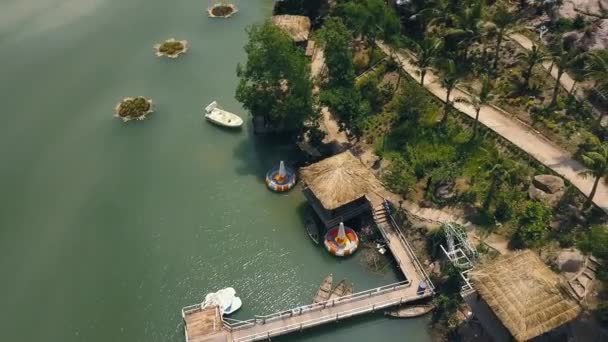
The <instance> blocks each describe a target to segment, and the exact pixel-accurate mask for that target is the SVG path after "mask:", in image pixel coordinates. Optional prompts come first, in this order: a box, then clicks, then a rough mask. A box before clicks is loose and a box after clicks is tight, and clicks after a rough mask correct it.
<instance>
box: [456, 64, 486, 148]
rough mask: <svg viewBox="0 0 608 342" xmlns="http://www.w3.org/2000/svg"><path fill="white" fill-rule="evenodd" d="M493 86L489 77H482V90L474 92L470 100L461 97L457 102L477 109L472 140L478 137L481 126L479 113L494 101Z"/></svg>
mask: <svg viewBox="0 0 608 342" xmlns="http://www.w3.org/2000/svg"><path fill="white" fill-rule="evenodd" d="M492 88H493V84H492V81H491V80H490V78H489V77H488V75H482V76H481V88H480V89H479V91H477V92H472V94H471V97H470V98H465V97H459V98H457V99H456V100H455V101H456V102H461V103H466V104H468V105H471V106H472V107H473V108H474V109H475V122H474V123H473V137H472V138H471V140H473V139H475V138H476V137H477V131H478V125H479V112H480V111H481V108H482V107H483V106H485V105H487V104H489V103H490V102H491V101H492V100H493V99H494V94H492Z"/></svg>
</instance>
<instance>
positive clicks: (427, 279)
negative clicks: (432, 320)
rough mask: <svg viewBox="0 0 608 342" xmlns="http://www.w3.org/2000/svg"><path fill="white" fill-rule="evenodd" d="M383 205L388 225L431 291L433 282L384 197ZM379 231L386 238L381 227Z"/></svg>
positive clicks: (433, 286)
mask: <svg viewBox="0 0 608 342" xmlns="http://www.w3.org/2000/svg"><path fill="white" fill-rule="evenodd" d="M383 206H384V210H385V211H386V217H388V218H389V223H390V225H391V226H392V228H393V229H394V230H395V232H396V233H397V236H398V237H399V240H400V241H401V243H402V244H403V245H404V246H405V250H406V251H407V254H408V255H409V256H410V258H411V259H412V261H413V262H414V267H415V268H416V270H417V271H418V273H420V275H422V277H423V278H424V281H425V282H426V284H427V285H428V286H429V288H430V289H431V290H432V291H434V290H435V285H433V282H432V281H431V278H430V277H429V275H428V274H427V273H426V271H425V270H424V268H423V267H422V264H421V263H420V260H418V257H417V256H416V254H415V253H414V250H413V249H412V247H411V246H410V244H409V243H408V242H407V239H406V238H405V236H404V235H403V232H401V229H400V228H399V225H398V224H397V221H395V218H394V217H393V215H392V214H391V211H390V206H389V202H388V201H387V200H386V199H385V200H384V203H383ZM380 232H381V233H382V235H383V237H384V239H385V240H386V239H387V237H386V236H384V232H383V231H382V230H381V229H380Z"/></svg>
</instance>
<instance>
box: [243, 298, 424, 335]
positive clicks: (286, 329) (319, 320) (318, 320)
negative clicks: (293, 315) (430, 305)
mask: <svg viewBox="0 0 608 342" xmlns="http://www.w3.org/2000/svg"><path fill="white" fill-rule="evenodd" d="M427 292H428V293H425V295H428V294H430V291H427ZM421 296H423V295H416V296H411V297H399V298H395V299H388V300H385V301H382V302H378V303H374V304H371V305H367V306H364V307H361V308H354V309H351V310H346V311H343V312H341V313H336V314H331V315H324V316H320V317H315V318H312V319H310V320H307V321H304V322H298V323H294V324H290V325H287V326H282V327H278V328H274V329H270V330H267V331H264V332H262V333H256V334H251V335H247V336H243V337H239V338H236V339H233V340H232V341H234V342H249V341H259V340H264V339H270V338H271V337H276V336H280V335H284V334H287V333H290V332H293V331H300V330H303V329H306V328H310V327H314V326H317V325H321V324H323V323H327V322H332V321H333V322H336V321H339V320H340V319H345V318H349V317H352V316H356V315H361V314H365V313H369V312H374V311H376V310H380V309H384V308H387V307H390V306H394V305H398V304H402V303H407V302H411V301H414V300H416V299H417V298H419V297H421Z"/></svg>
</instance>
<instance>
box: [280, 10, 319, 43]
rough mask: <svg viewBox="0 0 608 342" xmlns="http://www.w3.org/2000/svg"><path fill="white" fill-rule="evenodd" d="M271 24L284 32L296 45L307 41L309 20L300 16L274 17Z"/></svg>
mask: <svg viewBox="0 0 608 342" xmlns="http://www.w3.org/2000/svg"><path fill="white" fill-rule="evenodd" d="M272 22H273V23H274V24H275V25H277V26H278V27H280V28H281V29H282V30H283V31H285V32H286V33H287V34H288V35H289V36H290V37H291V39H293V40H294V41H295V42H296V43H299V42H303V41H306V40H308V34H309V33H310V19H309V18H308V17H305V16H302V15H275V16H273V17H272Z"/></svg>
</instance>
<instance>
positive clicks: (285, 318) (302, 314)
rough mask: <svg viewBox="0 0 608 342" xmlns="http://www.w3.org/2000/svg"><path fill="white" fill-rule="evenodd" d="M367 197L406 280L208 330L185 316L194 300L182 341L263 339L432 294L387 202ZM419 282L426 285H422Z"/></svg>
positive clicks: (193, 312) (195, 311)
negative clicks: (220, 328)
mask: <svg viewBox="0 0 608 342" xmlns="http://www.w3.org/2000/svg"><path fill="white" fill-rule="evenodd" d="M368 200H369V202H370V204H371V206H372V208H373V217H374V221H375V222H376V225H377V226H378V228H379V230H380V232H381V233H382V235H383V237H384V239H385V240H386V243H387V247H388V248H389V249H390V250H391V252H392V254H393V256H394V257H395V260H396V261H397V264H398V266H399V268H400V270H401V272H403V274H404V275H405V278H406V280H405V281H402V282H400V283H395V284H390V285H386V286H381V287H378V288H375V289H370V290H366V291H363V292H359V293H354V294H351V295H348V296H344V297H340V298H336V299H331V300H328V301H325V302H320V303H314V304H310V305H305V306H300V307H297V308H294V309H290V310H286V311H282V312H278V313H275V314H271V315H266V316H256V317H255V318H253V319H250V320H247V321H236V322H235V323H229V322H227V321H224V322H223V324H224V325H223V330H222V331H221V332H219V333H218V331H217V330H216V329H214V330H213V331H211V332H210V334H204V333H202V332H201V331H200V330H196V329H192V328H191V327H198V326H199V325H198V322H197V321H196V320H192V319H189V318H191V317H192V316H193V315H199V313H200V311H201V309H200V305H193V306H190V307H186V308H184V309H182V316H183V317H184V321H185V323H186V324H185V335H186V342H203V341H214V342H215V341H218V342H219V341H222V342H225V341H232V342H248V341H260V340H266V339H270V338H272V337H276V336H280V335H285V334H288V333H291V332H294V331H302V330H304V329H306V328H311V327H315V326H319V325H322V324H325V323H329V322H336V321H340V320H342V319H346V318H349V317H353V316H356V315H361V314H365V313H369V312H374V311H376V310H381V309H384V308H388V307H391V306H394V305H400V304H404V303H408V302H412V301H416V300H419V299H422V298H427V297H430V296H432V295H433V294H434V288H433V284H432V283H431V281H430V279H429V278H428V275H427V274H426V273H425V272H424V269H423V268H422V266H421V265H420V263H419V261H418V259H417V258H416V256H415V254H414V252H413V250H412V249H411V248H410V246H409V244H408V243H407V240H406V239H405V237H404V236H403V234H402V233H401V232H400V231H399V227H398V226H397V224H396V222H395V220H394V219H393V217H392V216H391V215H390V211H389V209H388V202H386V201H385V200H384V199H383V198H381V197H379V196H369V197H368ZM423 282H424V284H426V287H425V288H424V289H420V288H419V286H420V284H421V283H423ZM231 321H232V320H231Z"/></svg>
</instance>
